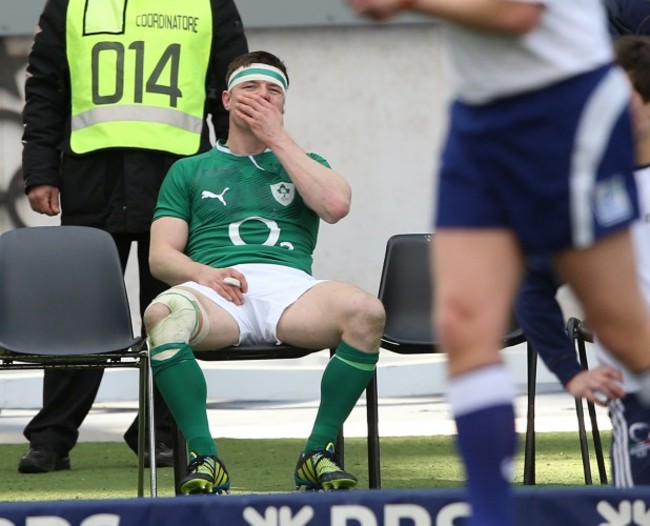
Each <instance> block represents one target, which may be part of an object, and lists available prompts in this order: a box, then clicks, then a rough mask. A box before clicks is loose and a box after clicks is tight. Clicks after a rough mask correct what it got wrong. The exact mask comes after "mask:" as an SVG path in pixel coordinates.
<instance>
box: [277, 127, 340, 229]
mask: <svg viewBox="0 0 650 526" xmlns="http://www.w3.org/2000/svg"><path fill="white" fill-rule="evenodd" d="M271 148H272V150H273V153H275V155H276V157H277V158H278V160H279V161H280V162H281V163H282V166H284V169H285V170H286V171H287V173H288V174H289V177H291V180H292V181H293V183H294V184H295V185H296V190H297V191H298V193H299V194H300V196H301V197H302V199H303V201H304V202H305V203H306V204H307V206H308V207H309V208H311V209H312V210H313V211H314V212H316V213H317V214H318V216H319V217H320V218H321V219H322V220H323V221H325V222H327V223H331V224H333V223H336V222H337V221H340V220H341V219H343V218H344V217H345V216H346V215H348V213H349V212H350V202H351V199H352V190H351V189H350V185H349V184H348V182H347V181H346V180H345V179H344V178H343V177H342V176H341V175H339V174H338V173H337V172H335V171H334V170H332V169H331V168H329V167H327V166H324V165H323V164H321V163H319V162H318V161H316V160H315V159H312V158H311V157H309V156H308V155H307V154H306V153H305V152H304V150H303V149H302V148H301V147H300V146H298V145H297V144H296V143H295V142H294V141H293V140H292V139H291V137H289V136H288V135H285V136H284V137H283V138H282V139H281V140H278V141H277V142H275V143H274V145H273V146H272V147H271Z"/></svg>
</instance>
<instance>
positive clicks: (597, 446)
mask: <svg viewBox="0 0 650 526" xmlns="http://www.w3.org/2000/svg"><path fill="white" fill-rule="evenodd" d="M587 410H588V411H589V420H590V421H591V435H592V439H593V441H594V450H595V452H596V463H597V465H598V476H599V478H600V483H601V484H603V485H607V483H608V482H607V468H606V466H605V455H604V453H603V442H602V440H601V439H600V429H599V428H598V419H597V418H596V406H595V405H594V403H593V402H587Z"/></svg>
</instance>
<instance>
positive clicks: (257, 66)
mask: <svg viewBox="0 0 650 526" xmlns="http://www.w3.org/2000/svg"><path fill="white" fill-rule="evenodd" d="M249 80H264V81H266V82H271V83H273V84H277V85H278V86H280V87H281V88H282V91H284V92H285V93H286V91H287V89H288V88H289V82H288V81H287V77H286V76H285V74H284V73H282V71H281V70H279V69H278V68H276V67H275V66H269V65H268V64H261V63H258V62H256V63H254V64H249V65H248V66H242V67H241V68H237V69H236V70H235V71H233V72H232V75H230V78H229V79H228V91H230V90H231V89H233V88H234V87H235V86H236V85H237V84H241V83H242V82H247V81H249Z"/></svg>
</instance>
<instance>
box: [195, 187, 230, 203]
mask: <svg viewBox="0 0 650 526" xmlns="http://www.w3.org/2000/svg"><path fill="white" fill-rule="evenodd" d="M228 190H230V188H229V187H226V189H225V190H224V191H223V192H221V193H220V194H215V193H214V192H211V191H210V190H203V192H201V199H219V201H221V203H222V204H223V206H226V200H225V199H224V198H223V194H225V193H226V192H227V191H228Z"/></svg>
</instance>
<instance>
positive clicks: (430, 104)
mask: <svg viewBox="0 0 650 526" xmlns="http://www.w3.org/2000/svg"><path fill="white" fill-rule="evenodd" d="M248 36H249V42H250V48H251V49H266V50H269V51H271V52H273V53H275V54H277V55H278V56H280V57H281V58H283V59H284V60H285V62H286V64H287V66H288V68H289V74H290V77H291V89H290V91H289V93H288V99H287V113H286V125H287V128H288V130H289V131H290V133H291V134H292V136H293V137H294V138H295V139H296V140H297V142H298V143H299V144H301V145H302V146H303V147H304V148H305V149H306V150H308V151H316V152H318V153H320V154H321V155H323V156H324V157H325V158H327V159H328V160H329V161H330V163H331V165H332V166H333V167H335V168H336V169H337V170H338V171H340V172H341V173H342V174H344V175H345V176H346V177H347V179H348V180H349V181H350V183H351V185H352V188H353V207H352V212H351V214H350V215H349V216H348V217H347V218H346V219H344V220H343V221H342V222H340V223H339V224H337V225H333V226H332V225H326V224H323V226H322V232H321V241H320V246H319V248H318V250H317V252H316V262H315V273H316V275H317V276H319V277H327V278H332V279H340V280H347V281H351V282H353V283H355V284H357V285H359V286H360V287H362V288H364V289H366V290H367V291H369V292H371V293H376V291H377V288H378V284H379V278H380V273H381V265H382V261H383V256H384V248H385V243H386V240H387V239H388V237H389V236H391V235H392V234H396V233H401V232H421V231H428V230H429V229H430V226H429V225H430V218H431V214H432V202H433V188H434V173H435V172H436V170H437V167H438V164H437V155H438V152H439V149H440V145H441V140H442V137H443V135H444V131H445V127H446V123H447V117H446V111H445V105H446V101H447V98H448V86H447V82H446V79H445V74H444V71H443V67H442V62H441V42H440V34H439V28H438V27H437V26H436V25H419V24H415V25H391V26H363V27H354V26H352V27H319V28H293V29H252V30H249V31H248ZM3 40H4V41H3ZM30 42H31V38H29V37H6V38H4V39H0V112H1V113H0V198H3V199H4V202H0V232H1V231H3V230H7V229H9V228H12V227H13V226H15V220H12V218H11V214H10V213H9V212H10V210H11V209H12V208H15V209H16V210H17V212H18V218H19V219H20V221H23V222H24V223H26V224H29V225H36V224H53V223H56V220H51V219H47V218H44V217H42V216H38V215H36V214H34V213H33V212H31V211H30V210H29V207H28V206H27V203H26V200H25V199H24V197H23V196H22V195H20V191H18V194H17V195H18V196H19V197H18V198H17V200H14V199H7V198H6V196H3V194H2V193H1V191H3V190H6V188H7V186H8V184H9V181H10V179H11V178H12V177H13V176H14V175H15V174H16V173H17V172H18V171H19V169H20V149H21V146H20V131H21V127H20V125H19V122H18V121H17V120H16V116H17V115H18V113H19V112H20V110H21V107H22V83H23V79H24V62H25V57H26V55H27V53H28V51H29V46H30ZM2 44H4V46H3V45H2ZM3 50H4V53H3ZM14 193H15V192H14ZM8 205H11V206H8ZM127 285H128V288H129V290H130V293H131V297H132V308H133V311H134V312H137V300H136V299H135V298H136V296H135V295H134V294H133V293H134V292H135V291H136V290H137V282H136V279H135V274H134V272H133V270H132V268H131V269H130V270H129V271H128V272H127ZM568 305H569V308H570V309H571V308H573V304H572V303H571V302H569V303H568ZM522 352H523V351H522V350H521V349H519V350H517V351H514V353H515V354H514V358H513V359H514V360H515V362H517V363H519V364H520V365H519V366H517V367H515V368H514V370H515V371H516V374H517V376H518V383H519V384H521V383H522V382H523V381H525V380H524V378H525V377H522V375H523V374H524V370H525V367H524V366H523V364H522V361H521V358H522V356H523V355H522ZM400 360H401V359H400V358H398V359H395V358H392V359H388V360H386V361H384V364H385V365H384V366H385V369H384V371H383V372H382V373H381V374H380V380H381V378H382V377H384V378H385V380H386V381H380V395H381V394H383V395H385V396H396V394H397V393H400V392H401V393H403V394H410V395H416V394H418V395H419V394H426V392H431V393H437V392H440V391H441V389H442V381H443V378H444V368H440V367H439V365H440V360H441V357H439V356H438V357H428V358H427V357H423V358H421V360H424V361H425V362H427V363H429V366H427V367H424V368H422V367H421V366H420V365H421V363H420V362H419V361H418V363H413V360H406V363H407V364H408V365H410V367H403V368H401V374H398V371H397V370H396V369H395V368H396V366H397V365H398V364H399V363H400ZM418 360H420V358H419V359H418ZM322 361H323V359H322V358H321V359H309V358H308V359H303V362H302V364H306V365H313V366H316V367H318V366H319V365H322ZM233 367H236V366H233ZM263 367H264V368H265V370H266V372H265V373H263V374H264V376H266V375H267V374H270V369H272V366H270V365H269V366H267V365H264V366H263ZM280 367H281V368H282V369H286V368H287V367H292V364H291V363H289V362H285V363H284V364H281V366H280ZM414 367H415V368H414ZM382 369H383V368H382ZM397 369H400V368H397ZM249 371H250V366H249ZM414 371H419V376H418V378H420V380H418V381H417V382H415V383H417V386H416V385H415V383H414V378H415V377H414V376H413V372H414ZM540 374H542V375H545V374H546V373H544V371H542V372H541V373H540ZM232 375H234V371H230V374H229V376H232ZM319 375H320V373H319V372H318V373H317V374H315V375H304V374H303V375H302V376H301V378H302V380H301V381H304V382H305V383H306V384H308V385H311V388H310V389H311V391H310V390H307V391H303V395H304V393H312V391H313V392H316V391H315V389H316V385H317V382H318V377H319ZM30 376H31V375H30ZM107 376H110V373H109V375H107ZM274 378H275V379H276V380H277V378H278V377H270V378H269V385H276V386H277V385H280V384H279V383H278V382H277V381H275V380H274ZM282 378H285V377H284V376H283V377H282ZM543 378H544V379H545V381H549V382H552V379H550V377H549V376H548V375H547V376H543ZM0 380H1V379H0ZM296 382H299V381H298V380H297V379H295V380H291V382H288V384H289V383H290V384H292V385H298V383H296ZM2 383H3V382H2V381H0V387H1V384H2ZM236 383H237V384H238V385H251V383H250V381H244V380H243V379H242V381H241V382H239V381H238V382H236ZM281 383H284V382H281ZM104 384H105V388H104V387H103V388H102V389H106V391H105V392H106V393H107V394H106V397H107V398H108V399H114V397H115V396H116V395H114V394H108V393H110V389H111V387H110V385H109V383H108V382H104ZM117 385H119V386H120V389H119V391H121V386H122V385H123V384H120V383H119V382H118V384H117ZM133 385H134V386H135V383H134V384H133ZM382 385H383V386H385V387H384V388H382V387H381V386H382ZM400 386H401V387H400ZM217 387H218V386H217ZM5 389H8V390H11V389H10V388H9V385H5ZM232 389H234V387H233V388H232ZM232 389H230V390H226V392H227V393H229V394H230V396H232V397H235V398H237V397H238V396H239V394H238V393H237V392H234V391H233V390H232ZM1 390H2V389H0V391H1ZM248 390H249V389H248V388H246V389H244V391H248ZM30 391H31V389H30ZM262 391H263V390H262ZM272 391H273V390H272ZM221 393H222V392H221V391H219V392H214V393H213V396H216V397H221V396H222V395H221ZM0 394H2V395H3V396H0V401H2V400H1V399H2V398H5V397H6V398H5V401H7V399H11V395H10V394H9V393H8V392H7V391H6V390H5V392H4V393H0ZM35 394H36V393H35ZM260 394H261V393H259V392H258V394H257V396H260ZM278 394H279V393H278ZM288 395H289V393H284V395H283V396H288ZM241 396H245V393H242V394H241ZM252 396H255V395H252ZM264 396H265V397H267V396H271V395H270V394H268V393H264ZM291 396H297V397H299V395H298V394H296V393H295V392H292V393H291ZM306 396H311V395H310V394H307V395H306ZM35 399H36V402H35V403H36V404H38V403H39V402H38V398H36V397H35ZM100 399H102V395H101V394H100ZM23 401H24V398H23Z"/></svg>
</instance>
